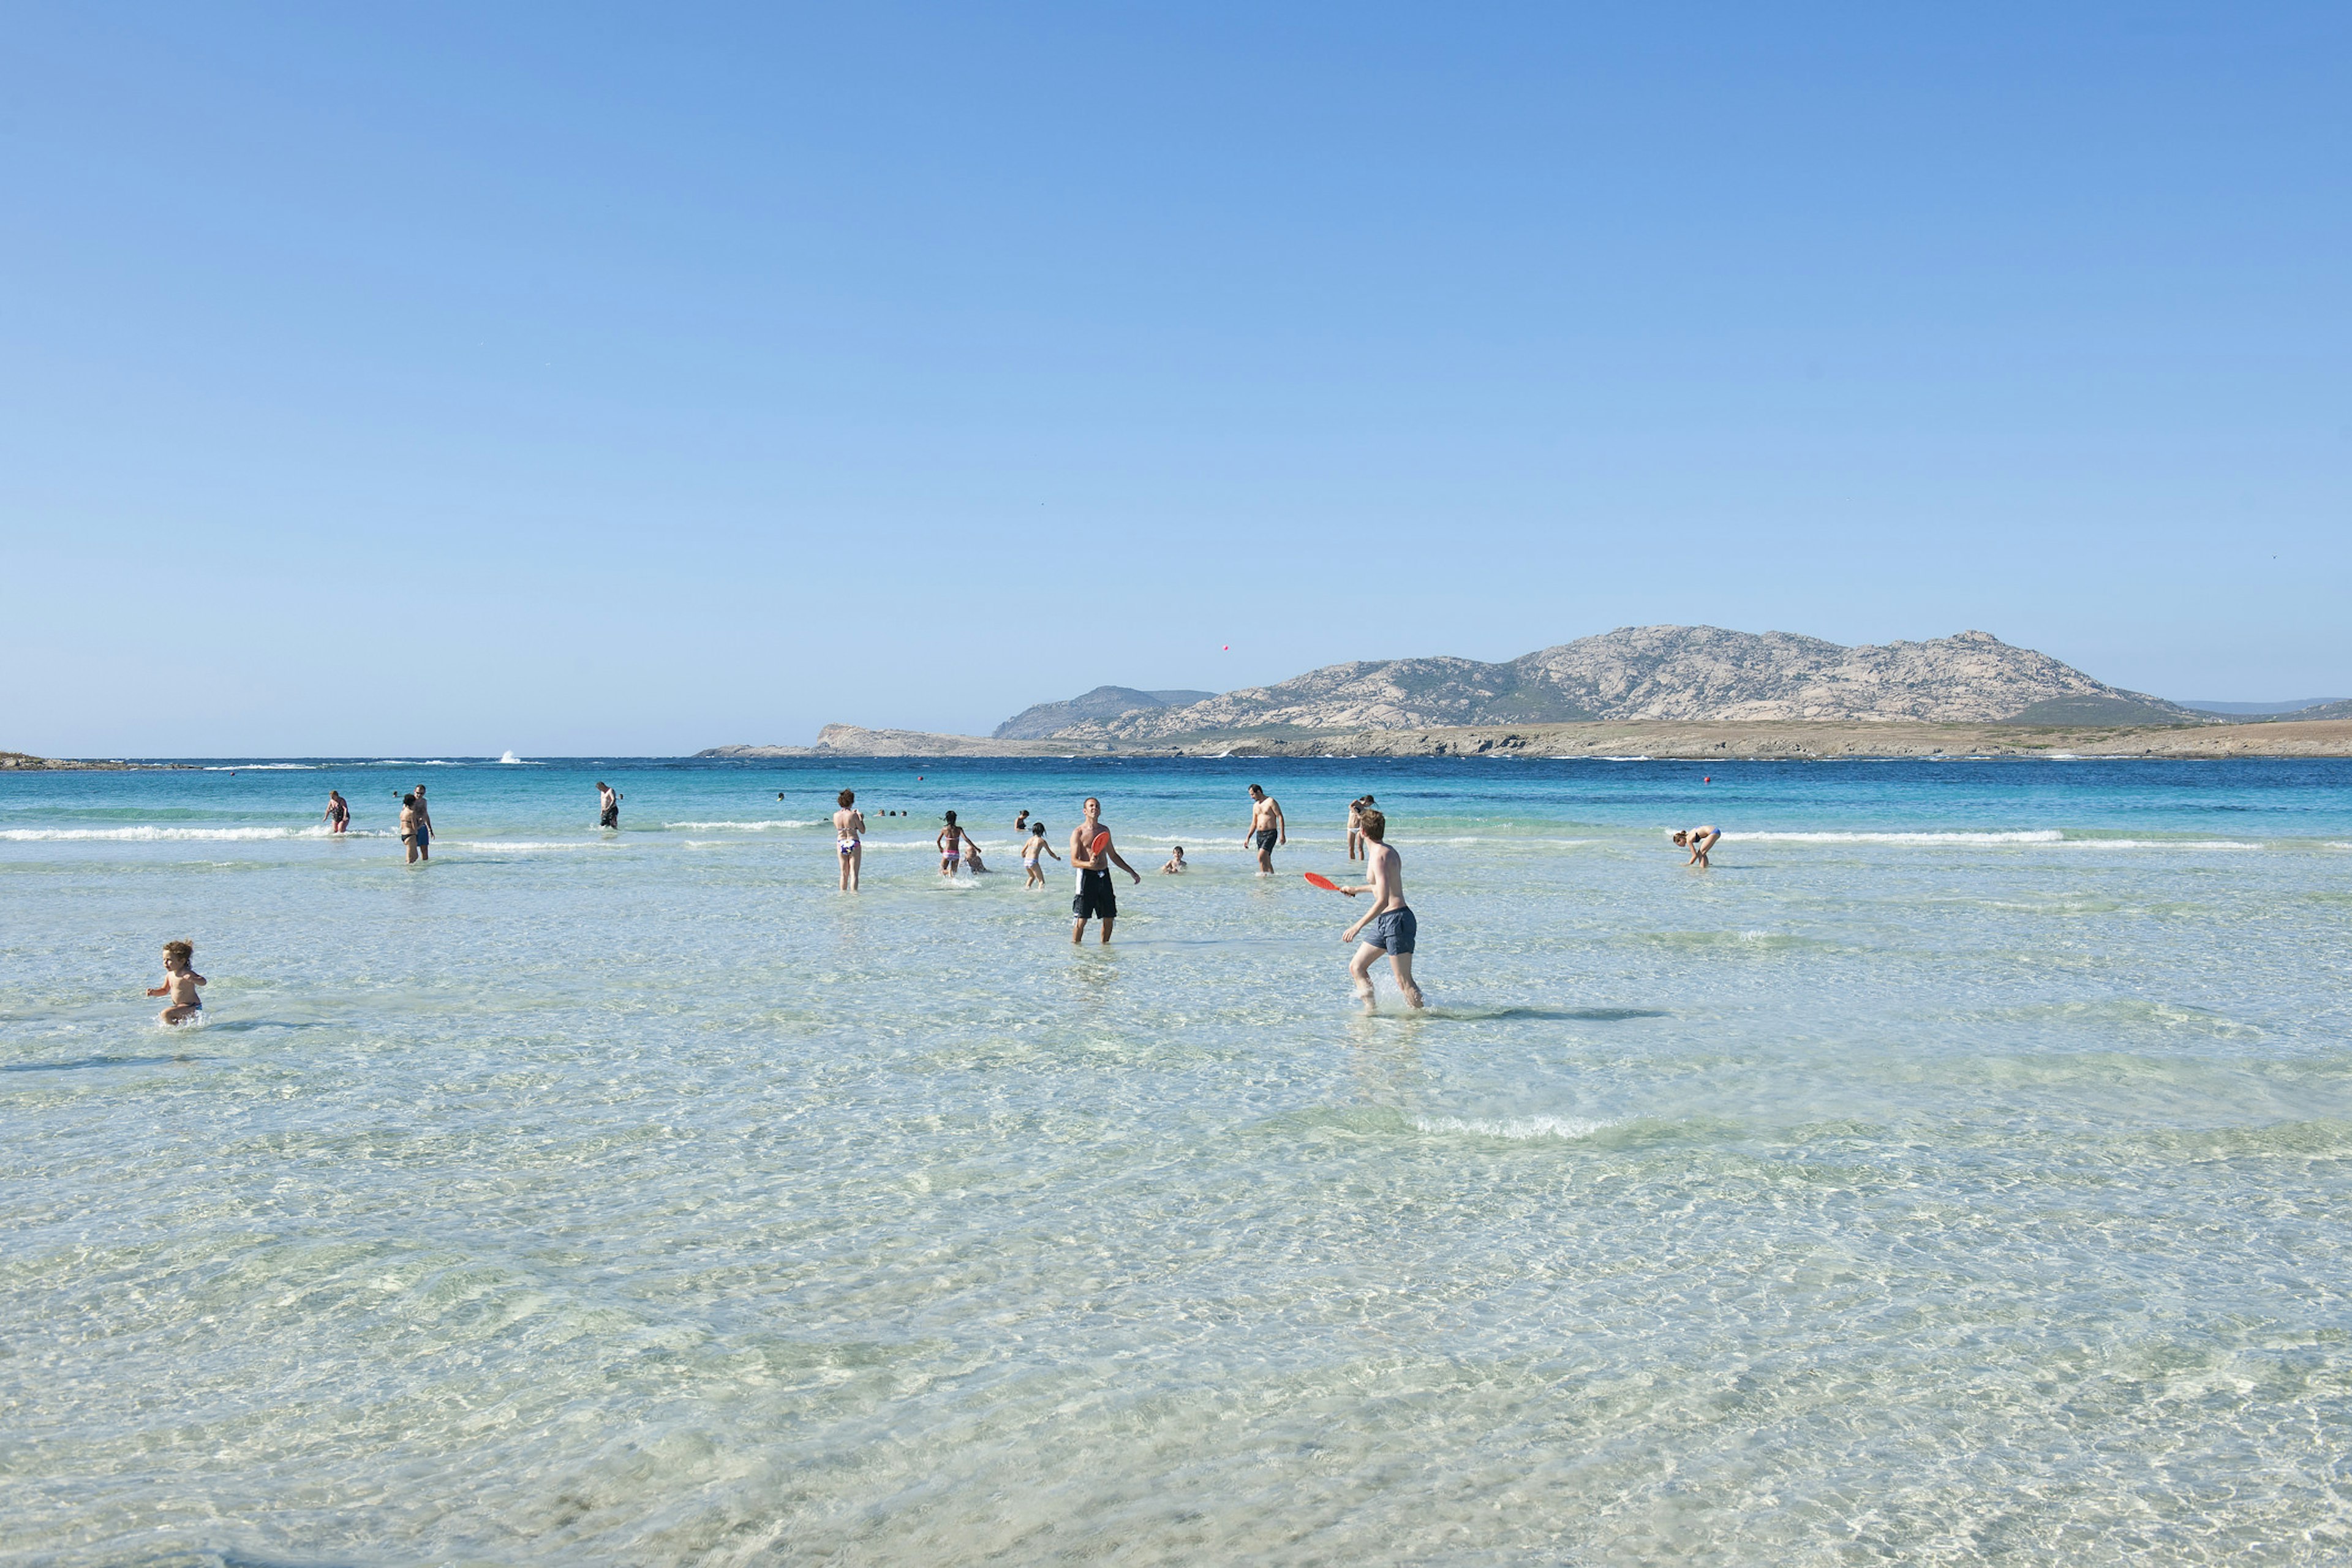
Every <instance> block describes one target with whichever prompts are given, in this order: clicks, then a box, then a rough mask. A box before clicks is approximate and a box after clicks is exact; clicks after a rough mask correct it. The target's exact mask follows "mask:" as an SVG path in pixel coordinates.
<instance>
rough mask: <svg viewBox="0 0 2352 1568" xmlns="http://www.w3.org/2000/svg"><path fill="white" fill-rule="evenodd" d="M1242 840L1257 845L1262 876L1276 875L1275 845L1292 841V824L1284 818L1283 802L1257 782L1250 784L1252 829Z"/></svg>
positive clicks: (1259, 870)
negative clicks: (1267, 792)
mask: <svg viewBox="0 0 2352 1568" xmlns="http://www.w3.org/2000/svg"><path fill="white" fill-rule="evenodd" d="M1242 842H1243V843H1244V844H1255V846H1257V874H1258V875H1259V876H1261V877H1271V876H1273V875H1274V847H1275V846H1276V844H1287V843H1289V842H1290V824H1289V823H1287V822H1286V821H1284V820H1283V816H1282V802H1280V801H1278V800H1276V799H1275V798H1274V796H1272V795H1268V794H1266V793H1265V789H1264V788H1262V787H1261V786H1259V785H1257V784H1252V785H1250V830H1249V831H1248V832H1247V833H1245V834H1244V835H1243V836H1242Z"/></svg>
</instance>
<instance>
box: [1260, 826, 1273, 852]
mask: <svg viewBox="0 0 2352 1568" xmlns="http://www.w3.org/2000/svg"><path fill="white" fill-rule="evenodd" d="M1256 837H1257V847H1258V848H1259V850H1260V851H1261V852H1263V851H1265V850H1268V849H1271V848H1273V847H1274V829H1273V828H1271V827H1261V828H1259V829H1258V830H1257V836H1256Z"/></svg>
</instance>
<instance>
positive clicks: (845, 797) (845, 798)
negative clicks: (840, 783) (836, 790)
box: [776, 789, 857, 806]
mask: <svg viewBox="0 0 2352 1568" xmlns="http://www.w3.org/2000/svg"><path fill="white" fill-rule="evenodd" d="M776 798H777V799H778V800H782V799H783V798H784V797H783V796H782V795H778V796H777V797H776ZM856 798H857V792H856V790H854V789H845V790H843V791H842V792H841V804H842V805H845V806H846V805H849V803H850V802H852V801H854V800H856Z"/></svg>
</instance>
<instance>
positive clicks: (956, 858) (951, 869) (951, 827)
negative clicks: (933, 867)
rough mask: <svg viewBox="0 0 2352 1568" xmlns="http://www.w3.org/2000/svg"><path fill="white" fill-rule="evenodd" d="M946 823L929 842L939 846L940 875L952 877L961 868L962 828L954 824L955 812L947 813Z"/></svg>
mask: <svg viewBox="0 0 2352 1568" xmlns="http://www.w3.org/2000/svg"><path fill="white" fill-rule="evenodd" d="M947 822H948V825H947V826H945V827H942V828H940V832H939V837H936V838H934V839H932V840H931V842H932V843H934V844H937V845H938V846H939V847H940V876H942V877H952V876H954V875H955V874H956V873H957V872H958V871H961V870H962V869H963V846H964V837H963V829H962V828H961V827H958V826H956V819H955V813H954V812H952V811H950V812H949V813H948V815H947Z"/></svg>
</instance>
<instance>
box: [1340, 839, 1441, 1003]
mask: <svg viewBox="0 0 2352 1568" xmlns="http://www.w3.org/2000/svg"><path fill="white" fill-rule="evenodd" d="M1362 824H1363V830H1364V875H1365V876H1366V877H1368V878H1370V881H1368V882H1366V883H1365V884H1364V885H1363V886H1362V887H1360V888H1342V889H1339V890H1340V891H1341V892H1343V893H1345V894H1347V895H1348V896H1349V898H1351V899H1352V898H1354V897H1355V896H1356V895H1357V894H1359V893H1370V894H1371V895H1372V907H1371V908H1370V910H1366V911H1365V913H1364V915H1363V918H1362V919H1360V920H1359V921H1357V922H1356V923H1355V924H1354V925H1351V926H1349V928H1348V931H1347V934H1346V935H1344V936H1342V937H1341V938H1340V939H1339V940H1340V941H1341V942H1353V941H1355V940H1356V938H1357V936H1358V935H1359V934H1360V935H1361V936H1362V937H1363V939H1364V941H1363V945H1362V946H1360V947H1359V948H1357V949H1356V956H1355V957H1354V958H1352V959H1350V960H1349V963H1348V973H1349V975H1350V976H1352V977H1353V978H1354V980H1355V982H1356V994H1357V995H1359V996H1361V997H1362V998H1363V999H1364V1005H1365V1006H1367V1007H1370V1005H1372V996H1373V992H1372V965H1373V964H1374V963H1377V962H1378V961H1379V959H1380V956H1381V953H1383V952H1385V953H1387V954H1388V955H1389V967H1390V968H1391V970H1393V971H1395V972H1396V983H1397V988H1398V989H1399V990H1401V991H1402V992H1403V993H1404V999H1405V1004H1406V1005H1408V1006H1412V1007H1418V1006H1420V1005H1421V987H1420V986H1418V985H1416V984H1413V982H1412V949H1413V941H1414V938H1415V937H1416V936H1417V935H1418V934H1419V927H1420V923H1421V922H1420V921H1416V920H1415V919H1413V914H1412V906H1411V905H1409V904H1407V903H1406V902H1405V901H1404V857H1403V856H1402V855H1399V854H1398V853H1397V852H1396V851H1395V850H1393V849H1391V848H1390V847H1388V844H1387V843H1386V842H1385V840H1386V839H1387V838H1388V836H1389V820H1388V818H1387V817H1386V816H1382V815H1381V812H1380V811H1379V810H1378V809H1377V808H1376V807H1372V806H1366V807H1365V808H1364V813H1363V817H1362Z"/></svg>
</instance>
